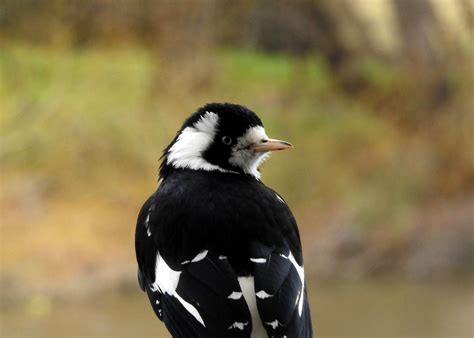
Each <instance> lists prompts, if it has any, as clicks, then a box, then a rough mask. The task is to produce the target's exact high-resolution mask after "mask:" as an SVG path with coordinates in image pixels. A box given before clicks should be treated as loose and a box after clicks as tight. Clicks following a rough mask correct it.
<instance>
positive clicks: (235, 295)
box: [227, 291, 242, 300]
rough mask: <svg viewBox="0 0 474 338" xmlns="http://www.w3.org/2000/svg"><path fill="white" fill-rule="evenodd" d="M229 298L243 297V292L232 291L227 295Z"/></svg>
mask: <svg viewBox="0 0 474 338" xmlns="http://www.w3.org/2000/svg"><path fill="white" fill-rule="evenodd" d="M227 298H229V299H235V300H237V299H240V298H242V292H237V291H232V293H231V294H230V295H229V296H228V297H227Z"/></svg>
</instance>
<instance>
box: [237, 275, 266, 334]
mask: <svg viewBox="0 0 474 338" xmlns="http://www.w3.org/2000/svg"><path fill="white" fill-rule="evenodd" d="M238 281H239V285H240V289H241V290H242V294H243V296H244V299H245V302H246V303H247V306H248V307H249V310H250V315H251V318H252V335H251V338H257V337H258V338H260V337H268V335H267V332H266V331H265V328H264V327H263V324H262V320H261V319H260V314H259V313H258V309H257V299H256V297H255V286H254V279H253V277H239V278H238Z"/></svg>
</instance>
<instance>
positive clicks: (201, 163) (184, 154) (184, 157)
mask: <svg viewBox="0 0 474 338" xmlns="http://www.w3.org/2000/svg"><path fill="white" fill-rule="evenodd" d="M218 123H219V116H218V115H217V114H216V113H213V112H206V113H205V114H204V115H203V116H202V117H201V119H200V120H199V121H197V122H196V123H194V125H193V126H192V127H187V128H184V129H183V130H182V131H181V133H180V134H179V136H178V138H177V140H176V142H175V143H174V144H173V145H172V146H171V148H170V149H169V150H168V154H167V161H166V163H167V164H170V165H173V166H174V167H175V168H187V169H194V170H206V171H212V170H218V171H221V172H233V171H230V170H226V169H223V168H221V167H219V166H217V165H214V164H211V163H209V162H207V161H206V160H205V159H204V158H203V157H202V153H203V152H204V151H205V150H206V149H207V148H208V147H209V145H210V144H211V143H212V141H213V140H214V136H215V134H216V131H217V125H218ZM233 173H235V172H233Z"/></svg>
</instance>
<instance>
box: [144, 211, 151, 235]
mask: <svg viewBox="0 0 474 338" xmlns="http://www.w3.org/2000/svg"><path fill="white" fill-rule="evenodd" d="M149 223H150V213H148V215H147V216H146V220H145V228H146V234H147V236H148V237H150V236H151V231H150V227H149Z"/></svg>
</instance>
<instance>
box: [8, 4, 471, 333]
mask: <svg viewBox="0 0 474 338" xmlns="http://www.w3.org/2000/svg"><path fill="white" fill-rule="evenodd" d="M473 13H474V5H473V4H472V2H470V1H468V0H467V1H465V0H452V1H449V0H432V1H429V0H414V1H411V0H366V1H363V0H357V1H349V0H337V1H328V0H319V1H274V2H272V1H260V2H250V1H233V2H223V1H217V0H206V1H186V2H182V3H176V2H171V1H152V0H140V1H132V0H120V1H116V0H115V1H113V0H103V1H89V0H88V1H79V0H73V1H61V0H49V1H33V0H17V1H14V0H5V1H3V2H2V3H0V130H1V144H0V159H1V182H0V183H1V189H0V206H1V224H0V226H1V228H0V231H1V239H0V244H1V247H0V251H1V266H0V267H1V275H0V294H1V296H2V297H1V298H2V304H3V305H2V306H3V307H2V309H4V310H5V311H6V312H3V313H4V314H5V316H7V315H8V313H13V314H14V313H16V314H17V318H21V315H20V313H23V312H21V311H23V310H21V311H20V310H18V309H19V308H20V309H23V305H21V304H26V305H25V306H26V309H27V310H25V311H26V312H24V313H28V311H29V310H28V309H30V305H31V304H33V308H34V306H36V305H34V304H37V303H38V302H39V303H38V304H39V309H40V310H38V311H39V312H40V317H41V316H43V317H41V318H43V319H44V320H46V321H47V322H48V323H54V322H55V321H56V320H55V319H54V318H57V317H54V316H53V317H50V314H51V313H54V311H56V310H52V309H56V308H57V307H56V305H54V306H53V305H51V304H56V302H57V301H62V300H63V299H68V298H69V297H70V296H74V297H77V296H80V297H84V299H86V300H91V301H92V300H93V299H94V298H93V296H91V295H93V294H96V293H97V292H105V293H106V294H110V293H112V294H113V293H114V292H115V291H114V290H118V289H117V288H120V287H125V288H128V287H130V286H132V285H133V286H134V285H135V258H134V251H133V250H134V249H133V235H134V223H135V218H136V214H137V212H138V210H139V207H140V206H141V203H142V202H143V201H144V200H145V198H146V197H147V196H148V195H149V194H150V193H151V192H152V191H153V190H154V189H155V188H156V186H157V183H156V171H157V167H158V158H159V156H160V153H161V150H162V149H163V148H164V147H165V146H166V145H167V143H168V142H169V141H170V140H171V138H172V136H173V135H174V133H175V132H176V130H177V129H178V128H179V126H180V124H181V123H182V120H183V119H184V118H185V117H186V116H187V115H189V114H190V113H191V112H193V111H194V110H195V109H196V108H197V107H199V106H201V105H203V104H204V103H206V102H210V101H229V102H236V103H241V104H245V105H247V106H248V107H250V108H251V109H253V110H254V111H256V112H257V113H258V114H259V115H260V116H261V117H262V119H263V121H264V123H265V125H266V129H267V131H268V132H269V134H270V135H272V136H274V137H281V138H284V139H288V140H290V141H291V142H292V143H293V144H294V145H295V147H294V149H292V150H291V151H290V152H286V153H282V154H275V155H274V156H273V157H272V158H271V159H270V160H269V161H268V163H266V164H265V165H264V166H263V180H264V182H265V183H266V184H268V185H270V186H272V187H274V188H275V189H276V190H277V191H279V192H280V193H281V194H282V195H283V196H285V199H286V200H287V201H288V203H289V204H290V206H291V207H292V209H293V211H294V213H295V215H296V218H297V220H298V222H299V224H300V228H301V233H302V239H303V245H304V250H305V257H306V261H305V267H306V271H307V274H308V280H310V281H313V282H314V283H317V282H321V281H325V283H333V282H336V281H337V282H341V281H346V282H349V283H354V281H355V280H366V279H367V278H376V280H379V278H380V277H384V278H389V279H390V280H394V279H395V280H398V281H400V282H397V283H402V284H397V283H395V284H394V285H395V286H394V287H393V289H390V288H385V289H384V292H381V293H377V288H378V287H382V288H383V287H385V286H382V285H384V284H385V283H381V284H378V283H377V282H375V283H373V282H358V283H363V284H362V285H368V286H367V287H365V286H364V294H365V295H367V296H366V298H365V299H359V301H358V302H357V304H358V305H357V306H358V307H363V308H365V307H367V301H368V300H372V299H374V301H375V299H376V298H377V297H380V298H382V299H387V297H390V294H391V291H390V290H393V291H394V292H395V290H397V289H399V288H402V289H403V288H405V287H408V288H410V286H408V284H406V285H405V284H403V283H405V281H413V280H417V281H422V282H419V283H431V282H433V281H437V282H443V283H444V282H446V283H447V284H446V285H449V287H448V286H447V287H446V288H447V289H449V290H450V291H446V292H445V293H444V294H445V295H451V294H457V295H458V296H459V294H461V295H466V297H464V299H466V302H465V303H463V305H462V306H459V307H456V309H457V310H453V311H454V312H456V311H459V312H462V314H461V315H460V317H462V318H464V317H463V315H464V314H466V313H471V314H472V312H473V311H474V310H473V309H474V306H469V304H470V305H472V297H471V296H472V292H471V291H472V289H470V288H469V287H464V286H463V287H459V288H458V287H457V286H458V285H461V284H462V285H465V284H463V283H466V282H465V281H466V280H467V281H469V280H471V278H472V273H473V267H474V265H473V238H474V236H473V222H472V219H473V212H472V205H473V199H474V194H473V183H474V170H473V169H474V168H473V161H474V156H473V147H472V135H473V134H472V132H473V117H474V115H473V111H474V100H473V99H472V92H473V89H474V86H473V79H474V78H473V61H472V33H473V17H474V14H473ZM462 281H464V282H462ZM344 285H345V287H346V288H347V289H346V290H350V291H348V293H344V294H345V295H346V296H347V299H352V298H351V297H353V296H354V295H352V296H350V295H349V294H350V293H351V292H354V293H357V292H359V291H356V290H355V289H354V288H352V287H351V284H344ZM377 285H378V286H377ZM416 285H417V286H416V287H414V288H415V289H416V288H419V289H417V290H421V291H420V292H421V293H423V292H424V291H423V290H431V291H426V297H425V298H419V299H417V298H413V302H412V303H409V304H411V305H413V307H414V308H416V309H419V310H417V311H422V310H421V309H423V308H427V307H429V302H427V301H426V299H428V298H431V297H435V298H436V297H437V296H438V292H439V289H436V288H430V287H429V286H428V285H429V284H426V285H427V286H426V288H425V287H424V286H423V285H424V284H416ZM316 289H317V288H316ZM101 290H102V291H101ZM104 290H108V291H104ZM318 291H319V292H315V293H316V295H315V296H314V297H315V298H314V300H313V302H314V303H315V304H316V305H315V306H316V307H317V306H318V304H317V302H318V297H319V296H318V295H317V293H320V292H324V290H323V289H321V290H318ZM327 292H328V294H329V295H328V303H329V298H331V297H336V295H335V293H331V291H327ZM458 292H459V293H458ZM441 293H442V292H441ZM119 294H120V293H119ZM331 295H332V296H331ZM139 296H141V295H139ZM458 296H456V297H458ZM74 297H73V299H76V298H74ZM407 297H409V298H411V296H407ZM459 297H460V298H463V296H459ZM449 298H450V296H446V299H449ZM35 302H36V303H35ZM122 302H123V303H126V300H125V298H122ZM323 303H324V302H323ZM28 304H30V305H28ZM45 304H46V305H45ZM48 304H50V305H48ZM73 304H75V303H73ZM86 304H89V303H87V301H86ZM446 304H447V303H446ZM446 304H445V303H440V304H438V308H440V309H446V312H440V313H441V315H440V316H447V317H449V316H450V315H451V312H452V311H451V310H449V309H450V306H448V305H446ZM320 305H321V304H320ZM64 306H65V307H66V305H64ZM68 306H74V305H68ZM347 306H348V303H345V302H344V300H343V299H342V298H341V299H339V301H337V303H336V305H335V308H336V309H339V308H341V309H342V308H345V307H347ZM51 307H52V308H51ZM87 307H88V306H87V305H85V306H83V308H87ZM407 307H408V306H407ZM435 308H436V307H435ZM14 309H17V310H18V311H19V312H18V311H17V310H14ZM41 309H42V310H41ZM45 309H46V310H45ZM30 310H31V309H30ZM147 310H148V309H147V308H145V309H144V311H147ZM15 311H17V312H15ZM34 311H36V310H33V312H34ZM42 311H43V312H42ZM44 311H46V312H44ZM51 311H52V312H51ZM104 311H108V310H107V309H105V308H104ZM400 311H406V310H405V308H404V309H401V310H400ZM334 314H335V316H336V318H334V323H337V319H338V318H337V311H334ZM5 316H4V315H3V314H2V319H4V318H7V317H5ZM318 317H321V316H316V319H315V320H316V322H318ZM415 317H416V316H415ZM415 317H414V318H415ZM323 318H324V317H323ZM385 318H386V320H385V321H382V322H384V323H388V322H389V321H390V318H392V315H391V314H390V313H388V315H387V316H386V317H385ZM321 320H323V319H321ZM324 320H325V321H326V322H327V321H330V320H329V319H328V317H326V319H324ZM8 321H9V322H12V323H18V322H16V321H15V320H13V319H11V320H10V319H9V320H8ZM104 321H105V322H106V320H104ZM59 322H60V319H58V323H59ZM361 323H364V320H362V319H361ZM393 323H397V321H396V320H395V319H394V322H393ZM393 323H392V324H393ZM410 323H411V322H410ZM449 323H450V324H447V326H446V329H443V330H442V332H444V333H443V334H441V335H440V336H448V335H449V334H448V333H449V332H452V334H458V335H465V334H466V332H469V330H470V331H471V333H472V326H471V327H470V328H469V327H468V326H469V325H468V326H466V325H465V324H460V326H459V325H458V326H457V327H458V328H459V327H464V328H465V329H463V330H462V331H456V330H454V328H455V327H456V325H455V324H452V323H453V322H451V321H450V322H449ZM462 323H466V321H462ZM451 324H452V325H451ZM16 325H18V324H16ZM384 325H385V324H384ZM386 325H387V332H388V333H390V332H393V329H392V330H391V329H390V328H389V327H390V325H389V324H386ZM400 325H401V326H403V324H400ZM410 325H412V324H409V326H410ZM106 326H107V325H106ZM364 326H366V325H365V324H364V325H361V326H360V327H361V331H357V332H361V333H360V335H363V334H364V331H363V330H362V329H363V327H364ZM336 327H337V325H334V326H333V327H331V328H330V327H327V330H325V331H323V333H324V335H328V336H330V335H331V332H332V334H333V335H337V332H339V334H341V335H347V334H349V333H348V332H347V331H346V332H345V333H341V332H342V331H337V330H336ZM34 328H35V327H34V326H30V327H29V328H27V329H32V330H33V331H34ZM392 328H393V325H392ZM333 329H334V330H336V331H333ZM430 329H432V331H429V330H428V331H417V330H416V327H415V326H414V327H413V329H412V330H413V331H410V330H408V329H407V330H408V331H406V332H408V333H411V334H409V335H417V333H418V334H419V335H425V336H432V335H431V334H429V333H426V332H434V331H436V328H435V329H433V326H430ZM451 329H453V330H451ZM12 330H13V329H12V327H11V326H10V329H9V331H8V332H10V334H11V333H12V332H13V331H14V330H13V331H12ZM433 330H434V331H433ZM440 330H441V329H440ZM450 330H451V331H450ZM22 332H23V331H22ZM25 332H26V331H25ZM48 332H50V331H43V335H48V334H52V333H48ZM57 332H58V333H59V332H61V331H57ZM77 332H79V331H77ZM91 332H96V333H95V334H93V333H91ZM97 332H102V331H100V330H99V331H90V332H89V333H87V332H84V333H83V334H84V335H96V334H99V333H97ZM370 332H372V334H375V335H379V334H378V333H373V332H383V331H370V330H368V331H367V334H369V335H370V334H371V333H370ZM397 332H405V331H397ZM423 332H425V333H423ZM10 334H9V335H10ZM78 334H79V333H78ZM109 334H110V335H112V334H113V333H109ZM400 334H402V333H400ZM25 335H29V334H27V333H25ZM145 335H146V334H145Z"/></svg>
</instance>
